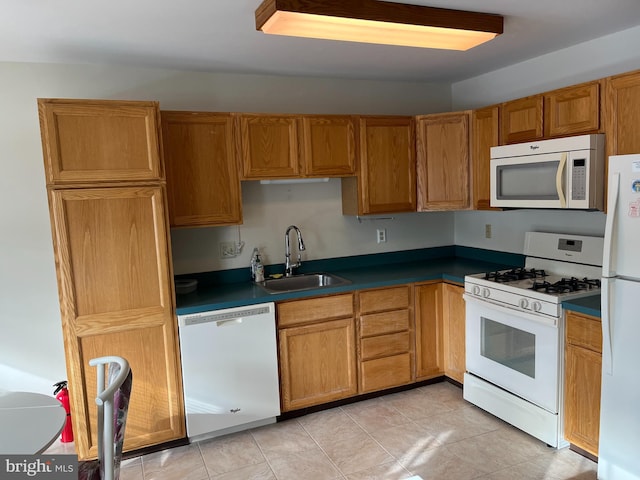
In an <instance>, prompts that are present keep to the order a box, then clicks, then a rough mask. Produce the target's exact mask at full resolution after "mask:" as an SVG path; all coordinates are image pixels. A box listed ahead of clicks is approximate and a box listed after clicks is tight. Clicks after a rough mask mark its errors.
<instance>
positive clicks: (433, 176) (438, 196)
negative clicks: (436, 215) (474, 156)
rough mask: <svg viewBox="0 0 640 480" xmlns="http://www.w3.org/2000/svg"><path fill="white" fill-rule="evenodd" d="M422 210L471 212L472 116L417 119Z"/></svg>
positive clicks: (419, 207) (460, 115)
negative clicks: (470, 146)
mask: <svg viewBox="0 0 640 480" xmlns="http://www.w3.org/2000/svg"><path fill="white" fill-rule="evenodd" d="M417 130H418V134H417V146H418V167H417V170H418V210H419V211H425V210H460V209H465V208H469V114H468V113H466V112H463V113H448V114H442V115H426V116H421V117H418V119H417Z"/></svg>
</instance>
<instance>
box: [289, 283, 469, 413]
mask: <svg viewBox="0 0 640 480" xmlns="http://www.w3.org/2000/svg"><path fill="white" fill-rule="evenodd" d="M463 293H464V289H463V288H462V287H459V286H457V285H451V284H446V283H442V282H439V281H435V282H431V283H423V284H416V285H412V284H409V285H399V286H392V287H385V288H376V289H371V290H362V291H358V292H356V293H355V294H354V293H348V294H340V295H327V296H322V297H314V298H310V299H304V300H291V301H286V302H281V303H278V305H277V316H278V320H277V321H278V336H279V339H278V342H279V361H280V390H281V398H282V400H281V403H282V411H283V412H288V411H291V410H297V409H301V408H306V407H311V406H315V405H321V404H323V403H328V402H331V401H335V400H341V399H344V398H348V397H352V396H355V395H358V394H364V393H370V392H376V391H381V390H385V389H389V388H393V387H399V386H402V385H409V384H411V383H414V382H416V381H422V380H428V379H432V378H436V377H442V376H443V375H446V376H448V377H450V378H452V379H454V380H456V381H458V382H460V383H462V381H463V374H464V371H465V346H464V341H465V336H464V326H465V318H464V314H465V305H464V300H463V298H462V294H463ZM414 314H415V315H414Z"/></svg>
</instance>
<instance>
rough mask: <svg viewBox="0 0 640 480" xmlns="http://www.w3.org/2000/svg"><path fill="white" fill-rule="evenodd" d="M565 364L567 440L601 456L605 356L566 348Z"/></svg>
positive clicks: (565, 425) (575, 348) (570, 346)
mask: <svg viewBox="0 0 640 480" xmlns="http://www.w3.org/2000/svg"><path fill="white" fill-rule="evenodd" d="M565 362H566V366H565V387H564V388H565V391H564V402H565V405H564V436H565V438H566V439H567V441H568V442H569V443H572V444H574V445H576V446H578V447H580V448H582V449H583V450H586V451H587V452H589V453H591V454H592V455H595V456H598V437H599V435H600V391H601V389H600V384H601V381H600V376H601V375H602V354H600V353H597V352H594V351H591V350H587V349H586V348H580V347H576V346H574V345H567V347H566V350H565Z"/></svg>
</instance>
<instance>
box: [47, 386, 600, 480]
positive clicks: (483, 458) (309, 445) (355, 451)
mask: <svg viewBox="0 0 640 480" xmlns="http://www.w3.org/2000/svg"><path fill="white" fill-rule="evenodd" d="M54 449H55V447H54ZM596 470H597V465H596V464H595V463H594V462H592V461H590V460H588V459H586V458H584V457H582V456H580V455H578V454H576V453H574V452H572V451H570V450H569V449H567V448H565V449H562V450H556V449H553V448H549V447H547V446H546V445H545V444H544V443H542V442H540V441H538V440H536V439H535V438H533V437H530V436H529V435H526V434H524V433H522V432H521V431H519V430H517V429H515V428H513V427H511V426H510V425H508V424H506V423H504V422H502V421H501V420H499V419H497V418H495V417H493V416H492V415H489V414H487V413H485V412H483V411H482V410H480V409H479V408H477V407H475V406H473V405H471V404H470V403H468V402H466V401H465V400H463V398H462V390H461V389H460V388H458V387H456V386H454V385H451V384H450V383H446V382H444V383H439V384H435V385H429V386H425V387H420V388H416V389H414V390H409V391H406V392H401V393H395V394H391V395H386V396H383V397H379V398H375V399H372V400H366V401H362V402H358V403H354V404H351V405H346V406H343V407H338V408H334V409H331V410H325V411H322V412H318V413H313V414H310V415H306V416H304V417H299V418H296V419H291V420H287V421H284V422H280V423H277V424H274V425H269V426H266V427H260V428H257V429H253V430H249V431H244V432H241V433H236V434H232V435H228V436H225V437H219V438H215V439H210V440H205V441H201V442H199V443H194V444H191V445H187V446H183V447H178V448H173V449H169V450H165V451H161V452H156V453H152V454H148V455H144V456H142V457H137V458H133V459H129V460H126V461H125V462H123V465H122V470H121V475H120V478H121V480H209V479H212V480H213V479H215V480H249V479H256V480H294V479H295V480H324V479H327V480H329V479H331V480H333V479H340V480H378V479H380V480H381V479H385V480H400V479H403V480H404V479H408V478H409V477H411V476H412V475H420V477H422V478H423V479H424V480H431V479H438V480H467V479H482V480H489V479H491V480H503V479H504V480H568V479H571V480H588V479H595V478H596Z"/></svg>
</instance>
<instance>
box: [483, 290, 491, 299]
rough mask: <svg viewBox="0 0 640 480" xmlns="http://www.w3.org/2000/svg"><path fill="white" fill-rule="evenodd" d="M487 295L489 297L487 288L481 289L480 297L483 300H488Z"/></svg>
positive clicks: (489, 292)
mask: <svg viewBox="0 0 640 480" xmlns="http://www.w3.org/2000/svg"><path fill="white" fill-rule="evenodd" d="M489 295H491V291H490V290H489V289H488V288H483V289H482V296H483V297H484V298H489Z"/></svg>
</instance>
